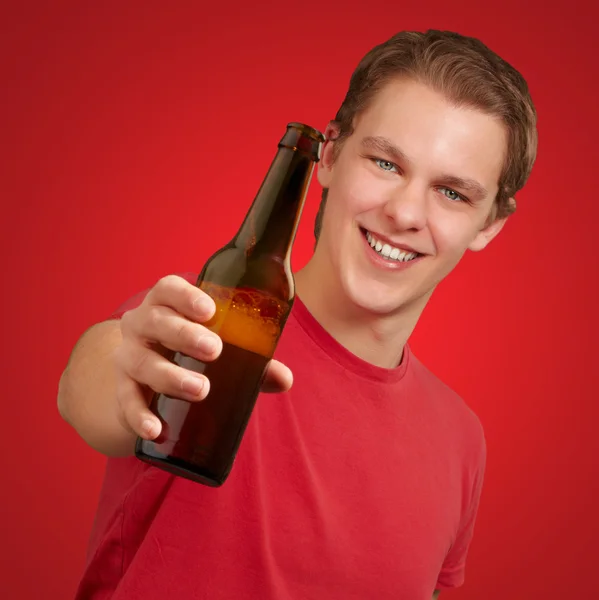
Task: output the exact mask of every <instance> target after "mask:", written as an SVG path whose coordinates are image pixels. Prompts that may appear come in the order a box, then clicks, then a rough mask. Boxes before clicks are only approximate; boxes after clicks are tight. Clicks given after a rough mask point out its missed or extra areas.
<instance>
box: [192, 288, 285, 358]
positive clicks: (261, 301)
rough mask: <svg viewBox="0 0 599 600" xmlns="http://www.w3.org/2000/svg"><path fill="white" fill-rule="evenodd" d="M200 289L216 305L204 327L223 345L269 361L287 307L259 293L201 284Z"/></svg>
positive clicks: (267, 295) (272, 297)
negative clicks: (227, 344) (240, 349)
mask: <svg viewBox="0 0 599 600" xmlns="http://www.w3.org/2000/svg"><path fill="white" fill-rule="evenodd" d="M200 289H201V290H202V291H204V292H206V293H207V294H208V295H209V296H210V297H211V298H212V299H213V300H214V303H215V304H216V313H215V314H214V317H212V319H210V321H208V322H207V323H204V326H205V327H207V328H208V329H210V331H213V332H214V333H216V334H217V335H218V336H219V337H220V338H221V339H222V340H223V342H227V343H229V344H232V345H234V346H237V347H238V348H243V349H244V350H248V351H250V352H255V353H256V354H260V355H261V356H264V357H266V358H271V357H272V355H273V353H274V351H275V347H276V344H277V340H278V337H279V335H280V332H281V320H282V319H283V318H284V317H285V316H286V314H287V311H288V305H287V303H285V302H282V301H281V300H279V299H277V298H275V297H274V296H272V295H270V294H267V293H265V292H261V291H259V290H249V289H235V288H227V287H224V286H221V285H217V284H215V283H211V282H206V281H203V282H202V283H201V284H200Z"/></svg>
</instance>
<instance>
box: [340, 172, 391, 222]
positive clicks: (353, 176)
mask: <svg viewBox="0 0 599 600" xmlns="http://www.w3.org/2000/svg"><path fill="white" fill-rule="evenodd" d="M335 183H336V184H337V185H336V186H335V194H334V205H335V208H334V210H335V212H338V213H343V214H344V216H345V218H349V219H353V218H355V217H358V216H359V215H361V214H363V213H366V212H369V211H371V210H373V209H378V208H380V207H381V206H382V205H383V203H384V202H383V199H384V198H385V189H384V186H381V182H380V181H377V180H376V179H374V178H373V177H369V176H368V173H365V172H364V170H363V169H360V168H359V167H357V168H353V169H349V168H348V169H347V170H346V171H345V172H344V173H343V174H342V175H341V174H340V176H339V177H338V179H337V181H336V182H335Z"/></svg>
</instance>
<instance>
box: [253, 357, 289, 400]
mask: <svg viewBox="0 0 599 600" xmlns="http://www.w3.org/2000/svg"><path fill="white" fill-rule="evenodd" d="M292 385H293V373H292V372H291V369H289V367H287V366H286V365H284V364H283V363H281V362H279V361H278V360H271V361H270V363H268V367H267V369H266V375H265V376H264V380H263V382H262V388H261V391H263V392H266V393H269V394H272V393H274V394H277V393H281V392H287V391H289V390H290V389H291V386H292Z"/></svg>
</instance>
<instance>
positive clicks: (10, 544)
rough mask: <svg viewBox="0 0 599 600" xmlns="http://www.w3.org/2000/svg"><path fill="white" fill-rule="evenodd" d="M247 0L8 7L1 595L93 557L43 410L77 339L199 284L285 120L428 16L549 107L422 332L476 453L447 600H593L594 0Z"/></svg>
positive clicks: (81, 492) (51, 594) (34, 589)
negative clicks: (520, 177)
mask: <svg viewBox="0 0 599 600" xmlns="http://www.w3.org/2000/svg"><path fill="white" fill-rule="evenodd" d="M50 4H52V5H53V6H52V8H50V7H49V5H50ZM250 4H253V3H244V2H241V0H230V1H229V2H217V3H202V2H174V3H172V5H173V6H175V7H174V8H173V7H172V6H171V7H167V3H166V2H157V1H155V2H149V1H144V2H141V1H139V2H135V1H130V2H116V1H110V2H108V1H104V2H98V3H92V2H87V3H83V2H80V3H77V2H71V3H66V2H54V3H39V4H36V5H34V4H32V3H31V2H30V3H26V2H22V3H20V4H19V6H18V8H17V7H16V4H15V6H13V7H9V6H6V5H5V6H4V8H3V9H2V12H3V13H4V14H2V15H0V17H1V18H0V27H1V28H2V32H1V35H0V44H1V45H2V48H0V50H1V53H0V54H1V59H0V60H1V61H2V81H1V88H0V106H1V117H0V118H1V119H2V123H1V127H0V139H1V143H2V156H1V161H0V169H1V179H0V185H1V188H0V201H1V207H2V218H1V222H0V227H1V233H2V235H1V236H0V256H1V257H2V310H1V311H0V314H1V318H2V333H3V336H4V340H3V346H2V363H1V364H2V371H3V379H4V381H5V384H4V385H5V392H6V393H5V394H4V401H3V406H2V417H3V419H2V420H3V433H4V435H3V438H2V447H3V451H2V455H1V459H0V460H1V463H0V467H1V471H0V473H1V479H0V485H1V486H2V490H3V492H2V510H1V512H0V531H2V532H3V534H2V542H3V543H2V545H1V546H0V597H2V598H7V599H13V598H14V599H22V600H29V599H32V600H33V599H38V598H42V597H43V598H44V599H46V600H54V599H56V600H59V599H60V600H64V599H65V598H70V597H72V595H73V592H74V589H75V587H76V584H77V580H78V577H79V575H80V572H81V569H82V567H83V561H84V552H85V547H86V543H87V537H88V534H89V530H90V526H91V522H92V519H93V516H94V511H95V506H96V500H97V495H98V491H99V487H100V483H101V478H102V474H103V467H104V458H103V457H102V456H100V455H99V454H97V453H95V452H94V451H93V450H91V449H90V448H88V447H87V446H86V445H85V444H84V443H83V442H82V441H81V440H80V439H79V438H78V437H77V435H76V434H75V432H74V431H73V430H72V429H70V428H69V427H68V426H67V425H66V424H65V423H63V422H62V421H61V419H60V418H59V416H58V414H57V410H56V392H57V383H58V378H59V376H60V373H61V371H62V369H63V368H64V366H65V363H66V361H67V358H68V356H69V353H70V350H71V348H72V347H73V344H74V343H75V341H76V340H77V338H78V337H79V335H80V334H81V333H82V332H83V331H84V330H85V329H86V328H87V327H89V326H90V325H92V324H93V323H94V322H97V321H98V320H101V319H104V318H106V316H107V315H108V314H109V313H110V312H111V311H112V310H113V309H114V308H115V307H116V306H118V305H119V304H120V303H121V302H122V301H123V300H125V299H126V298H128V297H129V296H130V295H131V294H133V293H134V292H136V291H138V290H140V289H142V288H145V287H146V286H149V285H152V284H153V283H154V281H155V280H156V279H158V278H159V277H161V276H162V275H165V274H167V273H169V272H173V271H186V270H200V268H201V266H202V264H203V261H204V260H205V259H206V258H207V257H208V255H209V254H210V253H211V251H212V250H213V249H215V248H216V247H218V246H220V245H222V244H223V243H224V242H226V241H228V239H229V237H230V236H231V234H232V233H233V232H234V230H235V228H236V226H237V224H238V223H239V220H240V218H241V217H242V215H243V214H244V213H245V210H246V208H247V206H248V203H249V202H250V201H251V199H252V197H253V194H254V193H255V191H256V190H257V187H258V185H259V183H260V181H261V179H262V177H263V176H264V174H265V171H266V169H267V167H268V165H269V163H270V161H271V159H272V156H273V153H274V151H275V146H276V143H277V142H278V139H279V138H280V136H281V133H282V132H283V131H284V127H285V124H286V123H287V122H289V121H294V120H298V121H303V122H306V123H309V124H311V125H313V126H315V127H317V128H320V129H322V130H323V129H324V127H325V125H326V123H327V121H328V119H330V118H332V117H333V116H334V114H335V112H336V110H337V108H338V106H339V104H340V102H341V101H342V99H343V96H344V94H345V91H346V88H347V84H348V80H349V76H350V74H351V72H352V70H353V69H354V67H355V66H356V64H357V62H358V61H359V59H360V58H361V56H362V55H363V54H364V53H365V52H366V51H367V50H368V49H370V48H371V47H372V46H373V45H374V44H376V43H379V42H381V41H383V40H384V39H386V38H387V37H389V36H390V35H392V34H393V33H395V32H396V31H398V30H400V29H426V28H429V27H434V28H443V29H453V30H456V31H459V32H461V33H465V34H469V35H474V36H477V37H480V38H481V39H482V40H483V41H484V42H485V43H487V44H488V45H489V46H490V47H492V48H493V49H494V50H496V51H497V52H498V53H500V54H501V55H502V56H503V57H504V58H506V59H507V60H508V61H510V62H512V64H514V66H516V67H517V68H519V69H520V70H521V71H522V73H523V74H524V75H525V77H526V78H527V79H528V81H529V84H530V86H531V90H532V93H533V97H534V99H535V101H536V105H537V108H538V111H539V115H540V121H539V132H540V149H539V155H538V161H537V164H536V166H535V169H534V172H533V176H532V178H531V180H530V182H529V184H528V186H527V187H526V189H525V190H524V191H523V192H522V193H521V194H520V195H519V210H518V212H517V214H516V215H515V217H513V219H512V220H511V222H510V223H509V224H508V226H507V228H506V229H505V230H504V232H503V233H502V234H501V235H500V236H499V238H498V239H497V240H496V241H495V242H494V243H493V244H492V245H491V247H489V249H487V250H485V251H484V252H483V253H481V254H479V255H471V256H470V255H469V256H467V257H466V259H465V260H464V261H463V263H462V264H461V265H460V266H459V267H458V268H457V269H456V271H455V272H454V274H453V275H452V276H450V277H449V279H448V280H447V281H446V282H445V283H443V284H442V285H441V286H440V288H439V289H438V291H437V293H436V295H435V297H434V298H433V300H432V301H431V303H430V306H429V307H428V309H427V310H426V311H425V314H424V316H423V318H422V320H421V323H420V325H419V327H418V328H417V331H416V333H415V335H414V338H413V342H412V343H413V347H414V349H415V350H416V352H417V354H419V356H420V358H421V359H423V360H424V362H425V363H426V364H428V365H429V366H430V368H431V369H432V370H433V371H435V372H436V373H437V374H438V375H439V376H441V377H442V378H443V379H444V380H445V381H446V382H447V383H448V384H450V385H451V386H452V387H453V388H454V389H456V390H457V391H458V392H459V393H460V394H461V395H462V396H463V397H464V398H465V399H466V401H467V402H468V403H469V404H470V406H471V407H472V408H473V409H474V410H475V411H476V412H477V414H478V415H479V416H480V418H481V420H482V422H483V424H484V426H485V429H486V434H487V438H488V445H489V460H488V471H487V479H486V486H485V490H484V495H483V502H482V506H481V510H480V515H479V520H478V525H477V529H476V534H475V540H474V543H473V546H472V550H471V555H470V560H469V565H468V570H467V582H466V586H465V587H464V588H463V589H461V590H459V591H457V592H447V593H444V594H443V596H444V595H446V596H448V597H455V598H456V599H457V598H461V599H463V600H466V599H471V600H473V599H482V598H484V599H485V600H499V599H501V600H505V599H510V600H519V599H522V600H524V599H526V600H529V599H531V598H539V599H541V598H542V599H544V600H549V599H558V598H559V599H562V600H563V599H569V598H583V597H585V598H586V597H590V595H591V594H592V593H593V590H594V589H595V587H596V577H595V573H594V572H595V568H596V559H597V558H598V554H599V551H598V550H597V539H598V537H599V519H598V517H597V499H596V496H595V493H596V491H597V487H598V486H597V473H598V472H599V441H598V437H597V436H596V434H595V432H596V421H597V418H598V416H599V411H598V409H597V399H598V398H599V381H598V371H599V369H597V367H596V364H595V363H596V360H597V358H599V353H598V352H597V343H596V338H597V334H598V332H599V331H598V329H599V328H598V318H597V312H596V311H594V310H593V308H594V307H595V305H596V297H597V296H596V287H597V274H598V273H599V260H598V255H599V252H598V250H597V234H596V231H597V226H596V223H597V219H598V218H599V202H598V200H597V197H598V190H597V182H596V180H595V179H596V176H597V165H596V157H597V152H596V140H597V137H598V134H599V128H598V126H597V118H596V114H597V109H596V97H597V91H598V90H597V78H596V75H597V45H596V44H597V34H596V30H595V22H596V21H595V20H594V19H593V18H592V17H593V15H591V14H590V10H591V2H590V0H589V2H588V4H586V5H583V4H582V3H580V2H579V3H576V2H567V3H566V2H561V6H560V5H559V4H554V5H553V7H549V6H548V5H549V4H550V3H545V2H535V3H534V4H532V3H528V4H527V5H526V7H524V5H523V4H521V3H520V2H519V1H514V0H509V1H507V0H504V1H502V2H501V3H497V4H495V5H493V6H487V7H486V3H482V2H471V3H466V2H462V3H458V4H457V5H456V3H455V2H441V1H439V0H435V1H434V2H431V1H429V2H418V3H408V4H406V3H401V2H392V3H385V2H370V3H360V4H357V3H356V4H352V3H349V4H348V3H343V2H338V1H334V2H327V1H325V0H322V2H321V4H320V5H317V4H306V3H303V4H301V3H292V4H290V5H288V3H283V2H271V1H267V2H263V3H257V4H256V5H253V6H251V5H250ZM484 7H486V8H484ZM319 193H320V190H319V188H318V184H317V183H316V182H314V183H313V186H312V188H311V191H310V196H309V200H308V204H307V207H306V209H305V212H304V218H303V221H302V225H301V230H300V233H299V237H298V239H297V243H296V246H295V250H294V263H295V267H299V266H300V265H302V264H303V263H304V262H305V261H306V260H307V259H308V257H309V255H310V251H311V247H312V237H311V228H312V223H313V218H314V215H315V213H316V210H317V206H318V199H319ZM593 359H595V360H593Z"/></svg>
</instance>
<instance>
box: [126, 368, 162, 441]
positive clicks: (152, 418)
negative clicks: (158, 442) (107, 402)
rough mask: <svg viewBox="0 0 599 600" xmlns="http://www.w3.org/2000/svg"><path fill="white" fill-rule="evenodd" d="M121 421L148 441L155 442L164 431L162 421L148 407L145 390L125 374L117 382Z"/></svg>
mask: <svg viewBox="0 0 599 600" xmlns="http://www.w3.org/2000/svg"><path fill="white" fill-rule="evenodd" d="M116 397H117V402H118V404H119V408H120V411H119V420H120V421H121V424H122V425H123V427H124V428H125V429H127V430H128V431H131V432H132V433H134V434H135V435H138V436H140V437H142V438H144V439H146V440H154V439H156V438H157V437H158V436H159V435H160V432H161V431H162V423H161V422H160V419H159V418H158V417H157V416H156V415H155V414H154V413H152V411H151V410H150V409H149V407H148V398H147V394H146V393H145V392H144V390H143V388H142V387H141V386H140V385H139V384H138V383H137V382H135V381H133V380H132V379H130V378H128V377H126V376H125V375H124V374H123V375H122V376H121V377H120V378H119V379H118V381H117V389H116Z"/></svg>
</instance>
